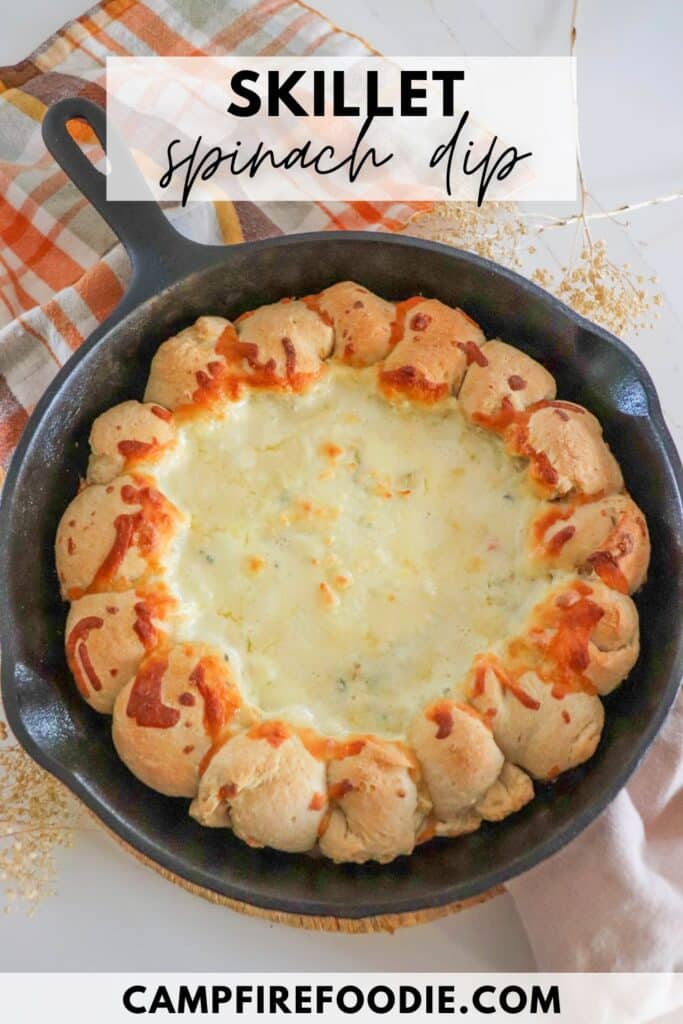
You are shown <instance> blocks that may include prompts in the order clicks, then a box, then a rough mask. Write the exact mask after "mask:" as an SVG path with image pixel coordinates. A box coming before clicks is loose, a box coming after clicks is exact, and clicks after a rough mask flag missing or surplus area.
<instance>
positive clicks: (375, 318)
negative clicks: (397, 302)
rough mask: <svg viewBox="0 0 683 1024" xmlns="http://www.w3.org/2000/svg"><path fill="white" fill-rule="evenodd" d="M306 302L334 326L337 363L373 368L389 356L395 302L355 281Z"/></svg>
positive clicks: (333, 287)
mask: <svg viewBox="0 0 683 1024" xmlns="http://www.w3.org/2000/svg"><path fill="white" fill-rule="evenodd" d="M303 301H304V302H306V303H307V304H308V305H309V306H310V308H312V309H316V310H319V311H320V313H321V315H322V316H323V317H326V318H327V320H328V322H329V323H331V324H332V327H333V329H334V349H333V355H334V357H335V358H336V359H341V360H342V361H343V362H345V363H348V364H349V365H350V366H370V365H371V364H372V363H377V362H379V360H380V359H384V357H385V356H386V354H387V353H388V351H389V348H390V345H391V328H392V324H393V322H394V318H395V316H396V307H395V306H394V304H393V302H386V301H385V300H384V299H380V297H379V296H378V295H374V294H373V293H372V292H370V291H368V289H367V288H363V286H362V285H360V284H355V283H354V282H353V281H340V282H339V284H333V285H332V287H331V288H326V289H325V290H324V291H322V292H320V294H319V295H313V296H310V297H308V298H306V299H304V300H303Z"/></svg>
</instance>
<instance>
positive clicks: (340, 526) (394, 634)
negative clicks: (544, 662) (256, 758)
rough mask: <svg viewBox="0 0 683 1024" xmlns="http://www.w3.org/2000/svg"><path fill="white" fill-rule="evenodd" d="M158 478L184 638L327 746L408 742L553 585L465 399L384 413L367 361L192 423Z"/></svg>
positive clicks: (508, 476)
mask: <svg viewBox="0 0 683 1024" xmlns="http://www.w3.org/2000/svg"><path fill="white" fill-rule="evenodd" d="M156 475H157V478H158V481H159V485H160V487H161V489H162V490H163V491H164V493H165V494H166V495H167V496H168V497H169V498H170V499H171V500H172V501H173V502H175V503H176V504H177V505H178V506H179V507H180V508H182V509H183V511H185V512H186V513H187V515H188V517H189V520H190V522H189V526H188V527H187V529H186V531H185V533H184V534H183V535H182V537H181V539H180V541H179V543H178V545H177V550H176V553H175V562H174V564H173V566H172V569H171V574H170V579H169V583H170V584H171V586H172V588H173V589H174V590H175V591H176V593H177V594H178V595H179V596H180V598H181V602H182V605H183V607H184V617H183V620H182V622H181V624H180V627H179V634H180V636H181V638H198V637H200V638H201V639H202V640H206V641H209V642H213V643H216V644H218V645H220V646H222V647H223V648H224V649H225V650H226V651H227V652H228V653H229V657H230V658H231V660H232V661H233V662H234V663H235V666H236V668H237V670H238V674H239V678H240V685H241V688H242V691H243V692H244V694H245V696H246V697H247V699H248V700H251V701H252V702H253V703H254V704H256V705H258V706H259V707H260V708H261V709H262V710H263V711H264V712H265V713H267V714H282V715H284V716H286V717H288V718H289V719H290V720H293V721H295V722H299V723H301V724H306V725H313V726H315V727H316V728H318V729H320V730H321V731H323V732H326V733H330V734H332V735H340V734H342V733H347V732H364V731H369V732H375V733H378V734H380V735H401V734H402V732H403V731H404V729H405V727H406V725H407V722H408V720H409V718H410V717H411V715H412V714H413V713H414V712H415V711H416V710H417V709H418V708H419V707H420V706H421V705H422V704H423V703H424V702H425V701H427V700H429V699H430V698H433V697H435V696H438V695H441V694H444V693H446V692H447V691H451V690H452V688H453V687H455V690H456V693H458V692H459V690H458V687H460V688H462V679H463V676H464V675H465V673H466V672H467V670H468V669H469V667H470V665H471V662H472V658H473V656H474V655H475V654H477V653H478V652H483V651H487V650H490V649H496V648H497V647H498V646H499V645H500V643H502V642H503V641H504V640H505V639H506V638H508V637H509V636H510V635H511V634H512V633H513V632H514V631H515V630H516V629H518V628H519V627H520V625H521V623H522V621H523V618H524V617H525V616H526V615H527V613H528V611H529V610H530V608H531V606H532V605H533V604H535V603H536V602H537V601H538V600H540V599H541V597H542V596H543V594H544V593H545V592H546V591H547V589H548V587H549V585H550V584H551V583H552V581H553V577H552V576H549V575H548V574H547V573H546V574H542V575H538V572H537V571H534V570H533V569H532V566H531V564H530V562H529V560H528V558H527V554H526V543H525V535H526V531H527V528H528V524H529V522H530V520H531V517H532V515H533V514H534V512H535V511H536V510H537V507H538V502H537V499H535V498H534V497H533V496H532V495H531V493H530V491H529V490H528V488H527V486H526V483H525V480H524V473H523V470H522V467H521V466H518V465H516V464H515V462H514V460H512V459H511V458H510V457H509V456H508V455H507V454H505V452H504V450H503V446H502V444H501V442H500V440H499V439H498V438H497V437H494V436H492V435H491V434H489V433H487V432H485V431H483V430H480V429H478V428H476V427H473V426H471V425H469V424H468V423H467V422H466V421H465V420H464V418H463V417H462V415H461V414H460V411H459V409H458V406H457V401H456V400H455V399H451V400H448V401H446V402H444V403H440V404H438V405H437V406H436V407H433V408H422V407H416V406H414V405H411V404H408V403H405V404H400V405H395V404H391V403H389V402H387V401H386V400H385V399H384V398H382V397H381V396H380V395H378V394H377V392H376V386H375V371H374V370H372V369H370V370H367V371H362V372H359V371H354V370H350V369H347V368H345V367H341V366H335V367H331V368H330V371H329V373H328V374H327V375H326V377H325V378H324V380H323V381H322V382H321V383H320V384H319V385H318V386H317V387H316V388H314V389H313V390H312V391H311V392H310V393H309V394H308V395H305V396H303V397H302V396H291V395H283V394H272V393H255V394H253V395H251V396H250V397H249V398H247V399H245V400H244V401H242V402H241V403H239V404H237V405H233V406H230V407H228V408H227V409H226V411H225V413H224V416H223V418H220V419H215V418H212V419H209V418H198V419H195V420H192V421H189V422H188V423H186V424H185V425H183V426H182V427H181V429H180V438H179V444H178V446H177V448H176V450H175V451H174V452H172V453H171V454H169V455H168V456H166V457H165V458H164V460H163V462H162V463H161V464H160V465H159V467H158V470H157V473H156Z"/></svg>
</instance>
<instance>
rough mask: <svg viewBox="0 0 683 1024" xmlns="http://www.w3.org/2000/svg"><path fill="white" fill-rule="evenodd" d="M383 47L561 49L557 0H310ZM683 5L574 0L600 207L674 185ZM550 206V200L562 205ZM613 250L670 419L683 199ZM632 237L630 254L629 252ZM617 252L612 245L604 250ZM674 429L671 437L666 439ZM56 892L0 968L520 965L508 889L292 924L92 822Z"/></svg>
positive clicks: (563, 37)
mask: <svg viewBox="0 0 683 1024" xmlns="http://www.w3.org/2000/svg"><path fill="white" fill-rule="evenodd" d="M313 2H314V3H316V5H317V7H318V8H319V9H320V10H321V11H322V12H323V13H325V14H326V15H328V16H329V17H330V18H332V19H333V20H334V21H335V22H336V23H338V24H339V25H341V26H342V27H345V28H348V29H350V30H352V31H354V32H356V33H358V34H360V35H362V36H364V37H365V38H366V39H368V40H369V41H370V42H371V43H372V44H373V45H374V46H375V47H376V48H377V49H379V50H381V51H382V52H384V53H387V54H392V53H393V54H406V53H421V54H439V53H448V54H459V53H462V54H470V55H474V54H479V55H490V54H510V55H513V54H558V53H565V52H567V46H568V24H569V14H570V7H571V4H570V2H569V0H563V2H556V0H525V2H521V0H520V2H517V3H515V4H511V3H509V0H481V2H480V3H478V4H477V3H469V2H463V3H458V4H455V3H454V2H453V0H313ZM84 9H85V4H84V3H83V2H82V0H22V4H21V5H20V7H19V8H18V10H19V11H20V13H16V9H15V14H14V15H13V18H12V20H11V21H10V22H9V23H8V22H7V21H5V24H4V32H3V35H2V37H0V64H3V63H10V62H13V61H16V60H19V59H21V58H22V57H24V56H26V54H27V53H28V52H29V51H30V50H31V48H32V47H34V46H35V45H37V44H38V43H39V42H40V41H41V40H42V39H43V38H44V37H45V36H46V35H47V34H48V33H49V32H50V31H53V30H54V29H56V28H57V27H59V25H60V24H61V23H62V22H63V21H64V20H66V19H67V18H69V17H73V16H74V15H76V14H78V13H81V12H82V10H84ZM682 37H683V6H682V5H679V4H674V3H671V0H649V2H648V0H633V2H631V3H630V4H628V5H624V4H623V3H622V2H621V0H602V2H601V3H599V4H597V3H594V2H593V3H590V4H588V3H584V4H582V6H581V11H580V17H579V36H578V46H577V53H578V56H579V101H580V120H581V144H582V153H583V160H584V168H585V172H586V178H587V181H588V183H589V187H590V189H591V191H592V193H593V194H594V195H595V196H596V198H597V199H598V200H599V201H600V203H601V204H602V205H603V206H605V207H608V208H609V207H612V206H615V205H618V204H620V203H624V202H637V201H640V200H644V199H648V198H651V197H654V196H656V195H665V194H667V193H670V192H674V191H679V190H680V189H681V187H682V186H683V148H682V147H681V143H680V138H681V136H680V109H679V108H680V97H681V95H683V62H681V60H680V55H679V52H678V51H679V41H680V39H681V38H682ZM560 212H564V211H560ZM630 223H631V239H633V241H630V240H629V239H628V238H626V237H624V238H623V239H622V240H621V241H620V242H619V245H621V247H622V250H623V251H622V256H621V258H623V259H629V260H633V259H635V260H636V262H638V263H639V264H640V265H642V266H643V267H644V268H647V267H650V268H652V269H653V270H654V271H655V272H656V273H657V274H658V276H659V278H660V281H661V286H662V290H663V291H664V293H665V295H666V297H667V299H668V301H669V303H670V307H669V308H668V309H667V310H666V312H665V317H664V320H663V321H662V325H661V327H660V328H659V329H658V331H656V332H654V333H653V334H652V335H644V336H642V337H641V339H640V340H639V341H638V342H637V347H638V349H639V351H640V352H641V355H643V357H644V358H645V360H646V362H647V363H648V365H649V367H650V369H651V371H652V372H653V374H654V375H655V378H656V380H657V383H658V384H659V386H660V388H662V389H663V390H664V391H665V392H666V405H667V407H668V408H669V410H670V412H671V415H672V418H675V419H676V420H677V419H678V405H679V404H680V402H679V400H678V395H679V394H680V390H679V388H678V385H677V380H678V377H677V374H678V373H680V371H679V370H678V369H677V368H676V365H675V364H677V363H678V361H679V360H680V355H681V342H680V322H679V320H680V319H681V318H683V289H681V287H680V264H681V259H680V257H681V252H682V251H683V203H680V202H679V203H674V204H670V205H668V206H662V207H654V208H652V209H648V210H644V211H642V212H639V213H634V214H633V215H631V217H630ZM634 247H635V249H637V250H639V253H638V252H635V251H634ZM616 256H617V258H620V254H619V253H617V254H616ZM680 436H681V435H680V434H679V438H680ZM58 889H59V891H58V894H57V896H56V897H54V898H53V899H51V900H49V901H47V902H45V903H44V904H43V905H42V906H41V907H40V909H39V911H38V913H37V915H36V917H34V918H33V919H31V920H29V919H26V918H24V917H22V916H21V915H20V914H15V915H12V917H9V918H8V917H0V970H56V971H60V970H78V969H81V970H117V969H118V970H131V969H137V970H179V969H184V970H192V969H195V970H204V971H207V970H208V971H211V970H269V969H272V970H293V969H298V970H309V971H319V970H326V969H327V970H329V969H335V970H342V971H354V970H360V969H362V970H408V969H411V970H420V969H424V970H455V971H457V970H508V971H523V970H533V968H534V961H533V958H532V955H531V951H530V949H529V946H528V943H527V941H526V937H525V934H524V931H523V928H522V925H521V922H520V920H519V917H518V916H517V913H516V911H515V908H514V906H513V904H512V901H511V899H510V898H509V897H507V896H503V897H499V898H498V899H496V900H494V901H492V902H490V903H488V904H486V905H484V906H481V907H479V908H477V909H473V910H469V911H467V912H465V913H462V914H459V915H457V916H454V917H451V918H449V919H446V920H442V921H439V922H436V923H433V924H429V925H425V926H422V927H420V928H418V929H410V930H405V931H402V932H398V933H396V934H394V935H393V936H389V935H380V936H361V937H348V936H340V935H320V934H311V933H305V932H294V931H291V930H289V929H285V928H283V927H279V926H272V925H268V924H265V923H263V922H261V921H258V920H253V919H249V918H246V917H241V916H238V915H236V914H233V913H231V912H230V911H228V910H224V909H222V908H219V907H214V906H211V905H209V904H207V903H204V902H203V901H201V900H199V899H196V898H194V897H191V896H189V895H188V894H186V893H185V892H183V891H181V890H179V889H177V888H175V887H173V886H171V885H169V884H168V883H166V882H164V881H162V880H161V879H160V878H159V877H157V876H156V875H155V874H153V873H152V872H150V871H148V870H146V869H145V868H143V867H140V866H139V865H138V864H137V863H136V862H135V861H133V860H132V859H130V858H129V857H127V856H125V855H124V854H123V853H122V852H121V851H120V849H119V848H118V847H117V846H116V845H115V844H114V843H113V842H112V841H110V840H109V839H107V838H106V837H105V836H104V835H102V834H101V833H100V832H98V831H94V830H91V831H88V832H87V833H84V834H83V835H81V836H80V837H79V839H78V842H77V846H76V848H75V849H74V850H71V851H66V852H64V853H63V854H62V855H61V857H60V872H59V879H58Z"/></svg>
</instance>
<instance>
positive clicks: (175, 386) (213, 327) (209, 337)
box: [145, 316, 232, 410]
mask: <svg viewBox="0 0 683 1024" xmlns="http://www.w3.org/2000/svg"><path fill="white" fill-rule="evenodd" d="M226 331H227V333H228V334H230V333H231V331H232V325H231V324H230V321H229V320H225V319H224V318H223V317H222V316H200V317H199V319H198V320H197V321H196V322H195V323H194V324H192V326H191V327H187V328H186V329H185V330H184V331H180V333H179V334H176V335H175V336H174V337H172V338H169V339H168V341H165V342H164V343H163V344H162V345H160V346H159V348H158V349H157V351H156V354H155V356H154V358H153V359H152V365H151V368H150V374H149V379H148V381H147V387H146V389H145V402H156V403H158V404H159V405H162V406H165V407H166V408H167V409H174V410H175V409H178V408H181V407H182V406H187V405H192V404H193V403H202V402H205V401H207V402H208V401H210V400H211V398H212V397H219V394H220V388H219V385H220V382H221V380H222V377H223V375H224V374H225V369H226V364H225V358H224V356H223V355H222V354H221V352H220V351H219V349H218V343H219V341H220V339H221V338H222V337H223V335H224V334H225V333H226ZM214 393H215V394H214Z"/></svg>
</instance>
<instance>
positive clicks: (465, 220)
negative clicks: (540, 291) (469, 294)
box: [406, 202, 533, 269]
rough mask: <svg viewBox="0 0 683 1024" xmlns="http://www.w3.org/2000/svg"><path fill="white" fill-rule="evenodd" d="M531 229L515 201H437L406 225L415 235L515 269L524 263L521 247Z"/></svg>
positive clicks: (408, 230)
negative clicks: (481, 203)
mask: <svg viewBox="0 0 683 1024" xmlns="http://www.w3.org/2000/svg"><path fill="white" fill-rule="evenodd" d="M530 230H533V229H530V228H529V227H528V225H527V222H526V220H525V219H524V217H523V216H522V214H521V212H520V209H519V207H518V206H517V204H516V203H484V204H483V205H482V206H477V205H476V203H464V202H444V203H436V204H435V205H434V207H433V208H432V209H430V210H426V211H422V212H420V213H416V214H414V215H413V217H412V218H411V219H410V221H409V222H408V225H407V227H406V231H407V232H408V234H411V235H414V236H416V237H417V238H428V239H430V240H431V241H433V242H442V243H443V244H444V245H453V246H455V247H456V248H458V249H467V250H469V251H470V252H474V253H476V254H477V256H483V257H484V258H485V259H489V260H494V261H495V262H496V263H502V264H503V265H504V266H506V267H512V268H516V269H521V268H522V266H523V263H522V260H521V258H520V247H521V245H522V242H523V239H524V237H525V236H526V235H527V234H528V233H529V231H530Z"/></svg>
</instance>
